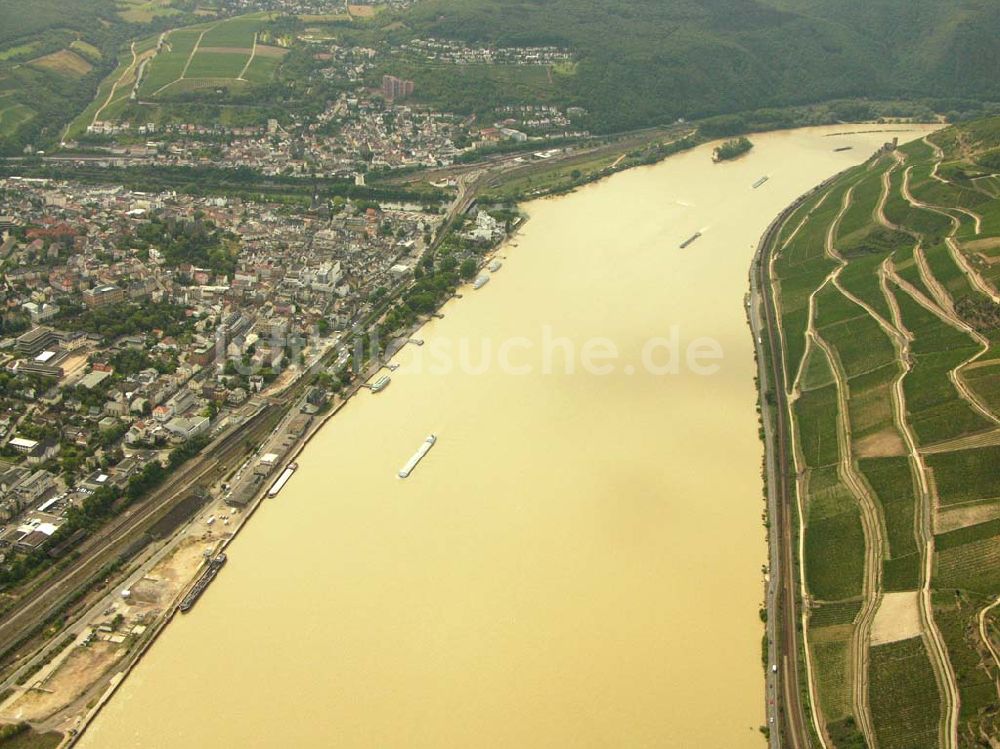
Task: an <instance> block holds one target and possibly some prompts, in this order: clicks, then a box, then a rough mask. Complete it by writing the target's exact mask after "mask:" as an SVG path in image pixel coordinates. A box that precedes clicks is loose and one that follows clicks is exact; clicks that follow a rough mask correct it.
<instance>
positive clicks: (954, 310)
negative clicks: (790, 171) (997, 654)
mask: <svg viewBox="0 0 1000 749" xmlns="http://www.w3.org/2000/svg"><path fill="white" fill-rule="evenodd" d="M969 127H970V128H971V129H970V131H968V132H964V131H958V129H955V130H954V131H945V134H947V133H952V132H953V133H954V135H953V136H947V135H942V136H941V138H942V142H947V143H950V144H951V145H950V146H949V147H948V149H946V153H945V156H944V162H945V163H943V164H942V166H941V168H940V171H941V173H942V174H950V175H957V177H956V179H958V180H960V181H962V182H961V184H955V185H951V184H947V183H944V182H941V181H940V180H937V179H934V178H933V177H932V176H931V174H932V171H933V170H934V166H935V164H934V160H935V159H937V158H938V157H937V156H936V155H935V152H934V151H933V149H931V148H930V147H929V146H927V145H926V144H924V143H913V144H906V145H904V147H903V148H902V149H901V152H902V154H903V155H904V157H905V163H904V164H903V165H902V166H901V167H896V168H895V169H894V171H893V173H892V177H891V180H890V192H889V195H888V199H887V202H886V213H887V215H888V220H889V221H892V222H895V223H898V224H900V225H901V226H902V227H903V228H904V229H905V231H906V232H909V233H904V232H901V231H897V230H894V229H891V228H887V227H884V226H881V225H879V223H877V221H878V219H877V217H876V216H874V215H873V212H872V211H873V208H874V206H875V205H876V204H877V201H878V200H879V196H880V194H881V188H882V184H881V173H882V171H883V170H884V169H886V168H887V166H888V164H889V163H891V162H888V160H886V159H884V157H878V158H876V159H875V160H873V161H871V162H870V163H869V167H870V168H869V169H867V170H866V169H861V170H854V171H852V172H850V173H848V174H846V175H845V176H843V177H841V178H840V179H838V180H837V181H836V182H835V183H834V184H832V185H831V186H829V187H828V188H827V191H826V193H825V195H814V196H811V197H810V198H809V200H808V201H807V202H808V204H809V206H810V208H805V207H803V208H800V209H798V211H797V212H796V214H795V219H796V221H797V222H798V221H801V220H802V219H803V218H804V217H806V216H808V218H807V219H806V222H805V224H803V225H802V227H801V229H800V231H799V233H798V234H797V235H795V236H794V237H792V236H791V230H790V228H789V227H788V226H787V225H786V226H785V227H784V231H783V234H782V236H783V237H784V239H785V240H786V241H787V245H786V246H785V248H784V250H782V251H781V252H780V253H779V254H778V255H777V257H776V259H775V262H774V268H775V275H776V278H777V285H778V288H779V295H778V297H779V299H780V302H781V307H780V309H779V319H780V322H781V326H782V328H783V334H784V339H783V344H784V345H783V349H784V354H785V357H786V366H787V372H788V373H789V380H791V379H792V378H795V377H796V374H797V373H800V374H799V376H798V377H797V379H795V382H796V383H797V384H798V392H797V393H796V395H797V397H796V398H795V400H794V401H793V402H792V416H793V422H794V429H795V434H796V436H797V438H798V439H797V444H798V447H799V455H798V456H797V457H798V460H797V462H796V466H795V468H796V471H799V472H802V473H804V476H805V485H804V496H802V497H801V500H802V502H803V507H804V509H805V513H806V523H805V538H804V539H803V547H804V558H803V574H804V576H805V582H806V587H807V589H808V591H809V593H810V597H811V601H810V603H811V606H812V610H811V612H810V616H809V631H810V648H811V650H812V655H813V668H814V672H815V673H814V675H815V677H816V688H817V691H818V696H819V700H820V707H821V708H822V711H821V712H822V714H823V718H824V720H825V721H826V728H827V732H828V734H829V736H830V737H831V739H833V740H834V742H835V744H836V746H837V747H838V749H841V746H842V745H843V746H850V747H855V746H863V744H864V740H863V738H862V737H861V735H860V733H859V731H858V728H857V726H855V725H854V723H853V716H852V715H851V710H852V706H851V705H850V704H849V702H846V701H845V699H846V698H845V681H847V680H849V674H848V671H847V669H848V668H849V666H850V663H849V662H848V661H847V660H846V658H847V656H846V651H845V648H846V644H847V643H848V642H849V640H848V639H847V638H848V637H849V635H850V632H851V624H852V622H853V619H854V617H855V616H856V615H857V613H858V611H859V609H860V606H861V601H860V594H861V590H862V587H861V582H862V579H863V576H864V574H865V569H864V564H865V556H864V551H865V537H864V534H863V532H862V526H861V523H860V515H859V510H858V508H859V507H860V506H862V505H861V504H860V503H861V502H863V501H864V499H865V498H864V497H863V496H862V497H855V496H854V495H853V494H852V492H851V491H850V490H849V488H848V485H847V484H845V483H844V482H842V481H841V478H840V475H839V472H840V471H842V470H843V469H842V468H840V467H839V466H838V461H840V460H842V459H843V458H844V457H848V458H850V459H851V460H852V462H853V463H854V464H855V467H856V469H857V470H858V471H859V472H860V474H861V476H862V477H863V478H864V480H865V482H866V483H867V484H868V490H869V491H868V493H869V494H870V495H871V496H872V498H874V500H875V501H876V503H877V506H878V509H879V513H880V515H881V519H882V521H881V522H880V523H876V524H875V527H874V532H875V533H878V534H881V536H882V538H881V539H880V541H881V547H882V549H883V550H884V554H883V559H882V560H881V565H882V575H881V587H882V591H883V592H891V591H913V590H916V589H918V588H919V587H920V586H921V584H922V582H923V581H922V570H923V569H924V564H925V563H926V562H927V561H928V560H927V559H926V557H925V556H924V554H925V549H926V547H925V546H924V544H923V543H922V541H923V539H924V536H923V535H922V529H921V527H918V520H919V519H920V518H922V517H923V515H922V513H921V512H920V511H921V503H922V502H924V501H927V505H926V510H925V511H926V512H928V513H931V514H932V515H933V513H936V512H940V513H941V515H940V516H939V517H940V518H946V522H947V525H946V526H945V527H948V528H953V529H954V530H951V531H950V532H948V533H942V534H940V535H938V536H937V537H936V538H935V549H934V551H933V552H932V553H933V558H932V559H931V560H930V561H932V563H933V565H932V566H933V570H932V576H931V580H930V581H929V582H930V585H931V588H932V594H933V596H934V605H935V619H936V622H937V624H938V625H939V629H940V632H941V635H942V637H943V638H944V641H945V645H946V650H947V651H948V655H947V657H948V658H949V660H950V661H951V663H952V666H953V668H954V673H955V675H956V685H955V686H956V687H957V689H958V691H959V694H960V697H961V704H960V715H961V717H960V720H959V725H958V726H957V729H958V731H959V735H960V736H961V737H962V740H961V742H960V744H959V745H960V746H962V747H965V746H969V747H972V746H975V745H976V742H977V741H978V738H979V737H982V736H984V735H991V733H992V734H993V735H995V734H996V728H997V722H998V717H997V716H998V715H1000V703H998V701H997V699H996V692H995V683H994V681H993V679H995V678H996V674H995V673H993V671H995V669H993V668H992V667H991V666H990V662H991V658H990V657H989V655H988V654H987V653H986V651H985V650H984V649H983V648H982V647H981V640H980V639H979V636H978V624H977V621H976V615H977V613H978V610H979V608H981V607H982V606H984V605H985V604H986V603H987V602H989V601H992V600H994V599H995V597H996V596H997V594H998V593H1000V520H995V519H990V518H991V508H992V507H994V506H995V505H996V503H998V502H1000V446H980V447H969V445H970V444H972V445H975V444H977V443H978V444H980V445H988V444H989V442H990V441H991V440H993V439H994V437H993V434H994V433H995V430H996V429H997V428H998V419H1000V346H998V345H997V341H1000V305H997V304H995V303H994V302H992V301H991V300H990V299H988V298H987V297H986V296H985V295H984V294H982V292H981V291H980V290H979V289H978V288H977V287H976V286H975V285H974V284H973V283H972V282H970V279H969V277H968V276H967V275H966V272H965V271H964V270H963V268H962V266H961V265H960V264H959V262H958V261H956V259H955V256H953V255H952V252H951V250H950V248H949V247H948V245H947V244H946V243H945V241H944V240H945V238H946V237H949V236H950V235H952V233H958V236H959V237H962V236H964V235H965V234H968V233H970V232H973V231H974V222H973V220H972V219H971V218H970V217H968V216H960V215H958V214H950V215H955V216H956V218H957V219H958V223H956V222H953V221H951V220H950V219H949V218H948V216H947V215H941V214H940V213H936V212H935V211H932V210H929V209H924V208H918V207H914V206H911V205H910V204H909V203H908V202H907V200H906V199H905V197H904V195H903V194H902V192H901V187H902V183H903V174H904V172H907V173H908V174H909V185H910V188H911V190H912V191H914V192H915V193H918V194H919V196H920V199H922V200H925V201H927V203H928V204H929V205H934V206H938V207H940V208H941V209H942V210H945V211H953V210H954V208H955V207H970V209H972V208H974V210H975V211H976V212H977V213H979V214H981V215H982V216H983V217H984V219H985V218H986V217H987V216H988V217H989V221H990V222H992V221H993V220H994V217H997V218H998V219H1000V191H997V192H996V193H993V192H990V190H988V189H980V188H978V187H973V186H971V185H970V184H969V181H968V180H967V179H966V178H965V177H964V176H962V175H963V172H962V171H961V169H959V168H957V167H956V168H950V167H949V165H948V164H949V162H948V159H949V158H952V157H953V155H954V154H955V153H960V158H961V162H960V163H961V164H965V165H968V164H970V163H976V164H978V166H977V167H976V168H977V169H980V170H982V168H983V167H982V164H980V163H979V162H977V161H976V158H977V157H976V155H975V148H976V144H977V143H984V144H985V143H989V144H990V145H989V147H990V148H996V147H997V146H998V145H1000V118H995V119H994V120H991V121H990V122H989V123H988V124H983V123H980V124H976V125H972V126H969ZM949 149H950V150H949ZM970 152H971V155H970ZM980 161H981V162H982V163H986V161H985V160H983V159H980ZM996 164H997V169H1000V158H998V160H997V162H996ZM966 168H971V167H968V166H966ZM989 180H990V181H989V182H988V183H985V184H987V185H988V186H992V185H993V183H994V182H997V184H1000V174H998V175H996V177H993V176H990V177H989ZM851 184H853V185H854V189H853V193H852V201H851V202H850V203H849V206H848V208H847V210H846V211H845V213H844V215H843V216H842V218H841V221H840V223H839V225H838V226H837V238H836V241H835V247H836V249H837V250H838V252H839V253H840V255H841V256H842V257H843V260H844V263H846V265H844V266H843V267H842V268H840V270H839V273H838V275H837V277H836V278H837V284H839V285H840V286H841V287H842V288H843V289H844V291H843V292H842V291H841V290H839V289H838V288H837V285H836V284H835V283H834V282H833V281H832V277H831V276H830V274H831V272H832V270H833V269H834V267H835V266H834V263H833V261H832V260H830V259H829V258H826V257H824V255H823V239H824V238H825V236H826V233H827V231H828V230H829V229H830V226H831V222H833V220H834V218H835V217H836V214H837V211H838V210H840V207H841V205H842V199H843V196H844V191H845V189H846V188H847V187H848V186H849V185H851ZM952 191H953V194H952ZM973 192H974V193H975V194H973ZM918 239H919V245H920V247H921V248H922V252H923V258H924V260H925V261H926V268H925V269H924V270H923V271H922V269H921V267H920V266H919V264H918V257H917V256H916V255H915V251H914V248H915V246H916V245H917V243H918ZM977 240H980V241H978V243H977V244H976V245H973V246H972V250H975V252H976V253H982V257H980V256H978V255H972V254H968V255H967V257H968V258H969V262H970V264H971V265H972V266H973V267H975V268H978V269H979V270H980V272H981V274H982V276H983V277H984V278H986V279H1000V263H998V264H996V267H997V268H998V270H995V269H994V266H993V265H990V264H989V261H990V260H991V259H992V258H993V257H996V256H998V255H1000V220H998V221H997V225H996V226H995V227H994V226H993V224H992V223H989V222H987V221H985V220H984V223H983V232H982V234H981V235H979V236H978V237H977ZM970 253H971V250H970ZM884 263H889V264H890V272H889V273H888V276H887V278H886V279H885V280H884V281H883V279H882V278H881V275H880V274H881V269H882V267H883V264H884ZM893 272H895V273H898V275H899V276H900V277H901V278H902V282H896V281H895V280H894V278H893ZM925 274H926V275H925ZM910 286H912V287H913V288H914V289H915V290H914V292H913V293H912V294H911V293H910V291H908V290H907V289H908V288H909V287H910ZM931 289H934V290H935V291H937V290H939V289H940V290H942V291H943V293H938V294H935V293H932V291H931ZM810 295H814V300H815V320H814V324H815V327H816V331H817V333H818V335H819V336H820V338H821V339H822V340H823V341H825V342H826V343H827V344H828V345H829V348H830V349H831V351H832V359H833V361H832V364H833V365H835V366H834V368H833V369H832V370H831V368H830V366H829V363H828V362H827V360H826V357H824V356H822V355H821V353H820V351H819V350H818V349H817V348H815V347H813V346H809V347H808V348H807V346H806V342H805V340H804V339H805V335H804V334H805V330H806V323H807V302H808V299H809V297H810ZM853 298H856V299H858V300H860V301H859V302H855V301H854V299H853ZM964 325H969V326H972V327H974V328H975V329H977V330H979V331H981V333H982V335H983V336H985V337H986V338H987V339H988V340H989V341H991V343H992V347H991V349H990V350H989V351H987V352H985V353H983V352H982V348H983V346H982V344H981V343H980V342H979V341H980V339H977V338H976V337H974V336H973V335H970V334H969V333H968V332H967V330H966V328H965V327H964ZM886 327H888V328H890V330H891V332H892V335H890V334H889V333H888V332H887V331H886V330H885V328H886ZM902 341H905V344H904V343H902ZM904 353H905V354H906V357H907V359H906V361H907V362H908V364H909V369H908V371H907V368H906V367H904V365H903V362H901V361H900V357H901V355H903V354H904ZM976 356H979V357H980V361H977V362H976V363H974V364H972V365H970V366H968V367H966V366H965V365H966V363H967V362H970V361H973V359H974V357H976ZM803 357H805V359H804V360H803ZM901 373H905V377H904V378H903V380H902V389H903V396H904V399H905V412H904V413H903V414H902V418H903V424H898V423H897V419H898V418H899V417H898V415H897V414H896V413H895V409H894V402H895V383H896V382H897V380H898V378H899V376H900V374H901ZM834 375H838V376H839V377H840V378H841V380H840V384H839V386H838V385H835V384H833V383H832V382H831V380H832V378H833V376H834ZM953 378H956V379H957V383H958V384H956V381H953ZM963 383H964V384H965V387H967V389H968V391H966V390H963V388H962V384H963ZM838 387H839V388H841V392H842V393H843V394H844V395H845V396H846V397H845V400H846V406H844V405H843V403H842V401H840V400H838V398H837V392H838V390H837V388H838ZM967 392H973V393H975V394H976V396H977V397H976V398H975V400H973V399H972V398H970V397H969V396H968V395H967ZM980 404H986V406H987V407H988V408H989V409H992V413H990V414H987V413H984V411H983V409H982V408H981V407H980ZM842 408H844V410H846V413H842V412H841V409H842ZM838 423H844V424H845V425H846V426H848V427H849V430H850V437H851V445H850V447H851V453H850V455H848V456H843V455H841V451H840V446H839V445H838V444H837V426H838ZM907 433H909V434H911V435H913V437H914V438H915V440H916V442H917V444H918V448H919V447H920V446H930V445H935V449H934V450H933V451H932V452H928V453H927V454H925V455H924V456H923V462H921V461H918V460H915V459H912V458H910V457H908V455H907V453H908V449H907V442H906V440H905V439H904V437H906V436H907ZM966 438H967V441H966V442H963V443H960V444H964V445H965V446H966V447H965V449H961V450H955V449H952V450H946V449H944V448H946V447H947V445H946V443H947V442H948V441H950V440H954V439H966ZM922 465H923V466H926V473H927V475H926V476H925V478H926V479H927V481H928V483H929V486H930V488H931V494H932V496H931V497H929V498H927V499H925V498H924V496H922V495H920V494H919V493H918V489H917V488H918V486H919V485H920V484H919V483H918V478H919V472H920V468H921V466H922ZM945 513H947V514H946V515H945ZM934 522H936V520H935V519H932V526H931V527H935V525H934ZM962 523H966V525H965V526H964V527H962V525H961V524H962ZM937 665H938V664H937V662H936V661H934V662H932V660H931V659H930V657H929V654H928V652H927V651H926V649H925V646H924V643H923V640H922V639H921V638H919V637H918V638H914V639H912V640H906V641H904V642H896V643H891V644H887V645H879V646H875V647H872V648H871V651H870V661H869V666H868V678H869V692H868V698H869V704H870V709H871V713H872V716H873V720H874V725H875V729H874V730H875V734H876V735H875V739H876V740H877V742H878V745H879V747H881V749H923V748H924V747H936V746H937V737H938V731H939V726H940V718H941V709H940V707H941V706H940V698H939V692H938V681H937V677H936V676H935V673H934V667H935V666H937ZM991 669H992V670H991ZM942 673H946V672H944V671H942ZM942 678H945V677H944V676H942Z"/></svg>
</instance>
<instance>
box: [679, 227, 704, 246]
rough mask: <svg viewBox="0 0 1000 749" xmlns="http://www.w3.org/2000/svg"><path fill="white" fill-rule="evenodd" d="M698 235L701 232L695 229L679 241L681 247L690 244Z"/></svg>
mask: <svg viewBox="0 0 1000 749" xmlns="http://www.w3.org/2000/svg"><path fill="white" fill-rule="evenodd" d="M700 236H701V232H700V231H696V232H695V233H694V234H692V235H691V236H690V237H688V238H687V239H685V240H684V241H683V242H681V249H682V250H683V249H684V248H685V247H687V246H688V245H690V244H692V243H693V242H694V241H695V240H696V239H697V238H698V237H700Z"/></svg>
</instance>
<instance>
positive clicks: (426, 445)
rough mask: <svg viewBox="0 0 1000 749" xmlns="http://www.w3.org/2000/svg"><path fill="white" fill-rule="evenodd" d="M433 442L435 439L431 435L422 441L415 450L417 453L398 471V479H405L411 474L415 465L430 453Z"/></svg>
mask: <svg viewBox="0 0 1000 749" xmlns="http://www.w3.org/2000/svg"><path fill="white" fill-rule="evenodd" d="M435 442H437V437H436V436H434V435H433V434H432V435H429V436H428V437H427V439H425V440H424V441H423V443H422V444H421V445H420V447H418V448H417V451H416V452H415V453H413V457H412V458H410V459H409V460H408V461H406V465H405V466H403V467H402V468H401V469H400V471H399V477H400V478H401V479H405V478H406V477H407V476H409V475H410V474H411V473H413V469H414V468H416V467H417V463H419V462H420V461H421V460H423V459H424V456H425V455H426V454H427V453H428V452H430V449H431V448H432V447H434V443H435Z"/></svg>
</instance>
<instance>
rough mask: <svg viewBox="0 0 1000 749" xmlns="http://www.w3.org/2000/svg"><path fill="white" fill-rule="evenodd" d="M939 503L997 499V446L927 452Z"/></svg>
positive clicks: (999, 487) (999, 489)
mask: <svg viewBox="0 0 1000 749" xmlns="http://www.w3.org/2000/svg"><path fill="white" fill-rule="evenodd" d="M926 461H927V465H928V466H929V467H930V468H931V470H933V471H934V482H935V484H936V485H937V491H938V498H939V500H940V502H941V504H944V505H950V504H959V503H965V502H980V501H982V500H986V499H996V498H1000V446H997V445H993V446H990V447H978V448H973V449H971V450H957V451H955V452H949V453H941V454H938V455H928V456H927V458H926Z"/></svg>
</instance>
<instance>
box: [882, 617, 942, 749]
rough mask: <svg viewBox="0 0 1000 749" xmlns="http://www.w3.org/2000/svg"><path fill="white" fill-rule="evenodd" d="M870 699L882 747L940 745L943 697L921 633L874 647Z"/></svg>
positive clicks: (908, 748)
mask: <svg viewBox="0 0 1000 749" xmlns="http://www.w3.org/2000/svg"><path fill="white" fill-rule="evenodd" d="M870 659H871V663H870V666H869V678H870V680H871V681H870V685H869V701H870V704H871V712H872V720H873V722H874V724H875V734H876V736H877V737H878V742H879V747H880V749H918V748H920V747H928V748H929V747H935V746H937V733H938V722H939V720H940V712H941V700H940V697H939V695H938V691H937V685H936V683H935V681H934V674H933V673H932V671H931V664H930V660H929V659H928V657H927V651H926V650H925V649H924V643H923V641H922V640H921V639H920V638H919V637H914V638H912V639H909V640H902V641H900V642H893V643H890V644H888V645H878V646H875V647H873V648H872V649H871V653H870Z"/></svg>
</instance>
